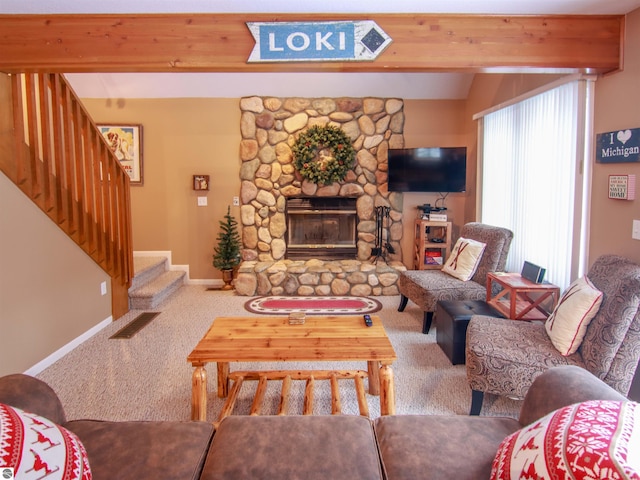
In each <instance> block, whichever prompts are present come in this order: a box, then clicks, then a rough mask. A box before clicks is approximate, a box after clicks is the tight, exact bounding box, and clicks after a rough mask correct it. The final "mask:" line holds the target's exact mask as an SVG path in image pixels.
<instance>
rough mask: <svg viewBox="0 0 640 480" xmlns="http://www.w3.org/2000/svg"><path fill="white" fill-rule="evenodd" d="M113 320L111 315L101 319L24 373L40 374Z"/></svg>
mask: <svg viewBox="0 0 640 480" xmlns="http://www.w3.org/2000/svg"><path fill="white" fill-rule="evenodd" d="M112 322H113V318H112V317H111V315H110V316H109V317H108V318H105V319H104V320H103V321H101V322H100V323H98V324H97V325H95V326H94V327H91V328H90V329H89V330H87V331H86V332H84V333H83V334H82V335H80V336H79V337H76V338H74V339H73V340H71V341H70V342H69V343H67V344H66V345H65V346H63V347H61V348H59V349H58V350H56V351H55V352H53V353H52V354H51V355H49V356H48V357H47V358H45V359H44V360H41V361H39V362H38V363H36V364H35V365H34V366H32V367H31V368H29V369H28V370H25V371H24V373H25V374H26V375H31V376H35V375H37V374H39V373H40V372H42V371H43V370H44V369H45V368H47V367H50V366H51V365H53V364H54V363H55V362H57V361H58V360H60V359H61V358H62V357H64V356H65V355H66V354H67V353H69V352H70V351H71V350H73V349H74V348H76V347H78V346H79V345H81V344H82V343H84V342H85V341H87V340H89V339H90V338H91V337H93V336H94V335H95V334H96V333H98V332H99V331H100V330H102V329H103V328H105V327H106V326H107V325H111V323H112Z"/></svg>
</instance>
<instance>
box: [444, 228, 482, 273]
mask: <svg viewBox="0 0 640 480" xmlns="http://www.w3.org/2000/svg"><path fill="white" fill-rule="evenodd" d="M486 246H487V244H486V243H482V242H478V241H477V240H473V239H470V238H463V237H460V238H459V239H458V241H457V242H456V244H455V246H454V247H453V250H452V251H451V255H449V258H448V259H447V261H446V262H445V264H444V266H443V267H442V271H443V272H444V273H448V274H449V275H451V276H452V277H455V278H458V279H460V280H462V281H463V282H466V281H467V280H469V279H470V278H471V277H473V275H474V274H475V273H476V270H477V269H478V265H479V264H480V259H481V258H482V253H483V252H484V249H485V247H486Z"/></svg>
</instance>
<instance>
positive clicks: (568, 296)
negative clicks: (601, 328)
mask: <svg viewBox="0 0 640 480" xmlns="http://www.w3.org/2000/svg"><path fill="white" fill-rule="evenodd" d="M601 303H602V292H601V291H600V290H598V289H597V288H596V287H594V286H593V284H592V283H591V281H589V279H588V278H587V277H582V278H579V279H578V280H576V281H575V282H573V283H572V284H571V285H569V288H567V289H566V290H565V292H564V293H563V294H562V298H560V301H559V302H558V305H557V306H556V308H555V309H554V310H553V313H552V314H551V315H549V318H547V321H546V322H545V324H544V326H545V329H546V330H547V334H548V335H549V339H551V343H553V346H554V347H556V349H557V350H558V351H559V352H560V353H561V354H562V355H571V354H572V353H575V352H576V351H577V350H578V348H579V347H580V344H581V343H582V340H583V339H584V336H585V334H586V333H587V327H588V326H589V323H591V320H593V317H595V316H596V314H597V313H598V310H599V309H600V304H601Z"/></svg>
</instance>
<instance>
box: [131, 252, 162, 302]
mask: <svg viewBox="0 0 640 480" xmlns="http://www.w3.org/2000/svg"><path fill="white" fill-rule="evenodd" d="M166 270H167V257H136V256H134V257H133V272H134V277H133V281H132V282H131V287H130V288H129V293H130V294H131V293H132V292H134V291H135V290H137V289H138V288H140V287H142V286H144V285H146V284H147V283H149V282H151V281H152V280H153V279H154V278H156V277H158V276H160V275H161V274H162V273H164V272H165V271H166Z"/></svg>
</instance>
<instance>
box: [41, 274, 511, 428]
mask: <svg viewBox="0 0 640 480" xmlns="http://www.w3.org/2000/svg"><path fill="white" fill-rule="evenodd" d="M375 298H376V299H378V300H379V301H380V302H381V303H382V306H383V308H382V310H380V311H379V312H377V313H375V315H379V316H380V318H382V320H383V322H384V325H385V328H386V330H387V334H388V335H389V338H390V339H391V342H392V344H393V346H394V349H395V350H396V353H397V355H398V360H397V361H396V362H395V363H394V365H393V369H394V376H395V393H396V410H397V413H398V414H437V415H442V414H453V415H466V414H467V413H468V411H469V406H470V401H471V391H470V389H469V387H468V385H467V380H466V374H465V366H464V365H456V366H452V365H451V363H450V362H449V359H448V358H447V357H446V355H445V354H444V353H443V352H442V350H441V349H440V347H438V345H437V343H436V335H435V329H434V328H432V329H431V332H430V333H429V335H423V334H422V333H420V330H421V326H422V312H421V311H420V310H418V308H417V307H416V306H415V305H413V304H412V303H411V302H410V303H409V305H408V306H407V308H406V310H405V312H403V313H399V312H398V311H397V306H398V302H399V297H398V296H393V297H375ZM247 300H248V298H247V297H240V296H236V295H235V293H234V292H222V291H208V290H206V288H205V287H202V286H184V287H182V288H181V289H180V290H179V291H178V292H177V293H176V294H174V295H173V296H172V297H171V298H170V299H169V300H167V301H165V302H164V303H163V304H161V305H160V306H159V307H158V308H157V309H155V311H161V312H162V313H161V314H160V315H158V316H157V317H156V318H155V319H154V320H153V321H152V322H151V323H150V324H149V325H147V326H146V327H144V328H143V329H142V330H141V331H140V332H138V333H137V334H136V335H135V336H134V337H133V338H131V339H128V340H126V339H119V340H112V339H109V337H110V336H111V335H112V334H113V333H115V332H116V331H117V330H119V329H120V328H122V327H123V326H124V325H125V324H126V323H128V322H129V321H131V320H132V319H133V318H135V317H136V316H137V315H138V314H140V313H141V311H140V310H137V311H131V312H129V313H128V314H127V315H126V316H125V317H123V318H122V319H121V320H118V321H116V322H114V323H112V324H111V325H109V326H108V327H107V328H105V329H103V330H102V331H101V332H99V333H98V334H96V335H95V336H94V337H92V338H91V339H89V340H88V341H86V342H85V343H83V344H82V345H81V346H79V347H78V348H76V349H75V350H73V351H72V352H70V353H69V354H68V355H66V356H65V357H63V358H62V359H60V360H59V361H58V362H56V363H55V364H53V365H52V366H51V367H49V368H47V369H45V370H44V371H43V372H41V373H40V374H39V375H38V378H40V379H42V380H44V381H46V382H47V383H48V384H49V385H51V386H52V387H53V388H54V390H55V391H56V392H57V393H58V395H59V396H60V398H61V400H62V403H63V405H64V407H65V409H66V412H67V416H68V418H69V419H78V418H95V419H106V420H189V419H190V412H191V407H190V405H191V374H192V371H193V369H192V367H191V365H190V364H189V363H187V361H186V358H187V355H188V354H189V353H190V352H191V350H192V349H193V347H194V346H195V345H196V343H197V342H198V341H199V340H200V338H202V336H203V335H204V333H205V332H206V331H207V329H208V328H209V326H210V325H211V322H212V321H213V319H214V318H215V317H216V316H233V315H242V316H246V315H253V314H251V313H248V312H246V311H245V310H244V307H243V305H244V303H245V302H246V301H247ZM256 316H259V315H256ZM320 365H321V366H320ZM231 368H232V370H238V369H246V370H257V369H298V368H300V369H303V368H308V369H310V368H336V369H347V368H353V369H365V370H366V365H365V364H360V363H353V362H352V363H347V362H341V363H336V362H327V363H322V364H318V363H315V364H312V365H310V364H306V365H305V364H299V363H262V364H247V363H244V364H232V365H231ZM207 372H208V389H209V401H208V409H207V415H208V419H209V420H211V421H214V420H216V418H217V416H218V414H219V412H220V410H221V408H222V405H223V400H222V399H218V398H217V396H216V395H215V389H216V369H215V365H209V366H208V368H207ZM343 382H345V381H341V383H340V385H341V387H340V393H341V397H342V408H343V412H344V413H354V414H357V401H356V398H355V393H354V391H353V388H352V384H350V383H349V384H348V383H343ZM256 383H257V382H250V383H249V384H246V385H245V386H244V387H243V390H242V392H241V395H240V398H239V401H238V405H237V411H236V413H246V412H248V410H249V408H250V401H249V398H250V397H252V391H251V390H252V389H255V385H256ZM270 383H271V382H270ZM323 383H327V384H326V385H319V386H318V387H317V389H316V394H315V400H316V409H315V412H314V413H317V414H329V413H330V389H329V385H328V382H323ZM303 389H304V385H303V384H298V382H296V383H295V384H294V386H293V387H292V392H293V393H294V397H293V398H292V400H291V410H292V411H293V413H298V412H301V410H302V398H303ZM279 394H280V392H279V389H278V388H277V385H275V384H273V385H270V387H269V389H268V392H267V398H268V399H271V400H270V403H268V405H270V407H269V408H267V413H269V412H270V411H273V412H275V409H276V408H277V400H278V398H279ZM367 400H368V403H369V409H370V414H371V417H372V418H375V417H377V416H379V414H380V407H379V401H378V397H374V396H370V395H367ZM520 406H521V402H518V401H514V400H509V399H506V398H501V397H492V396H487V398H485V405H484V408H483V411H482V414H483V415H506V416H514V417H517V415H518V413H519V409H520Z"/></svg>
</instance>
